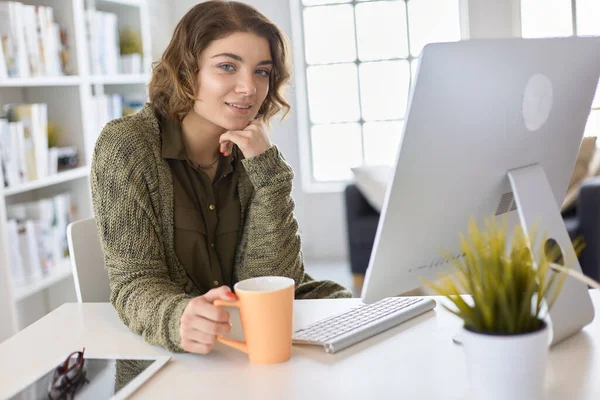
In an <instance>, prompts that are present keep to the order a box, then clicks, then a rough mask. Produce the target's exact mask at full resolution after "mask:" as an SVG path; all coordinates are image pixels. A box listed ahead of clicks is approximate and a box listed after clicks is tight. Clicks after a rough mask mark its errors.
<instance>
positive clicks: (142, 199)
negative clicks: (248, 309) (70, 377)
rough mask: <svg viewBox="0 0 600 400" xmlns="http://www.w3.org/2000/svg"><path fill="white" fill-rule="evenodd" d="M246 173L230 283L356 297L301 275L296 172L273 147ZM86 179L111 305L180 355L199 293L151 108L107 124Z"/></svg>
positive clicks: (248, 164) (247, 164) (302, 295)
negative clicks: (289, 283)
mask: <svg viewBox="0 0 600 400" xmlns="http://www.w3.org/2000/svg"><path fill="white" fill-rule="evenodd" d="M242 166H243V168H241V171H240V175H239V181H238V192H239V196H240V202H241V211H242V217H241V218H242V232H241V234H240V235H239V236H240V238H239V240H238V245H237V251H236V255H235V265H234V281H236V282H237V281H240V280H243V279H248V278H253V277H257V276H265V275H278V276H287V277H290V278H292V279H294V281H295V282H296V291H295V296H296V298H297V299H307V298H325V297H327V298H339V297H351V293H350V292H349V291H348V290H346V289H344V288H343V287H341V286H340V285H338V284H336V283H334V282H331V281H315V280H313V279H312V278H311V277H310V276H309V275H308V274H306V273H305V272H304V263H303V259H302V250H301V243H300V235H299V233H298V224H297V222H296V219H295V218H294V215H293V211H294V202H293V200H292V198H291V190H292V178H293V176H294V175H293V172H292V169H291V168H290V166H289V165H288V164H287V163H286V162H285V160H284V158H283V156H282V155H281V153H280V152H279V150H278V149H277V147H276V146H273V147H271V148H270V149H269V150H267V151H265V152H264V153H263V154H261V155H259V156H256V157H252V158H249V159H244V160H243V161H242ZM90 179H91V186H92V199H93V205H94V213H95V216H96V223H97V227H98V233H99V236H100V239H101V242H102V248H103V250H104V261H105V265H106V268H107V269H108V275H109V280H110V291H111V293H110V301H111V303H112V304H113V306H114V307H115V309H116V310H117V313H118V314H119V317H120V318H121V320H122V321H123V322H124V323H125V325H127V326H128V327H129V329H131V330H132V331H133V332H135V333H137V334H140V335H142V336H143V337H144V338H145V340H146V341H148V342H149V343H151V344H156V345H160V346H162V347H165V348H166V349H168V350H170V351H183V349H182V347H181V338H180V335H179V322H180V318H181V314H182V313H183V310H184V309H185V307H186V306H187V304H188V302H189V301H190V299H192V298H193V297H195V296H200V295H202V294H203V293H201V292H200V291H199V289H198V288H197V287H196V286H195V285H194V284H193V282H192V281H191V280H190V278H189V277H188V276H187V274H186V272H185V269H184V267H183V266H182V264H181V263H180V262H179V261H178V259H177V256H176V255H175V249H174V242H173V236H174V223H173V182H172V178H171V171H170V169H169V165H168V163H167V162H166V161H165V160H164V159H162V157H161V136H160V128H159V124H158V120H157V118H156V116H155V114H154V111H153V109H152V107H151V105H150V104H146V105H145V106H144V108H143V109H142V110H141V111H140V112H138V113H137V114H134V115H131V116H127V117H123V118H119V119H116V120H114V121H111V122H109V123H108V124H107V125H106V126H105V127H104V129H103V130H102V133H101V134H100V137H99V138H98V141H97V143H96V147H95V149H94V156H93V160H92V169H91V177H90Z"/></svg>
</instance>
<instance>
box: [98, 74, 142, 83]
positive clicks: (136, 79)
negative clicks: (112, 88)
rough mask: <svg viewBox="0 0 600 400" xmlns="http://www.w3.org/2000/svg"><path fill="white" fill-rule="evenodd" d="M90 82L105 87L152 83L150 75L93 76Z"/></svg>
mask: <svg viewBox="0 0 600 400" xmlns="http://www.w3.org/2000/svg"><path fill="white" fill-rule="evenodd" d="M90 81H91V82H92V83H96V84H103V85H128V84H139V83H144V84H148V83H150V74H119V75H110V76H102V75H92V76H91V77H90Z"/></svg>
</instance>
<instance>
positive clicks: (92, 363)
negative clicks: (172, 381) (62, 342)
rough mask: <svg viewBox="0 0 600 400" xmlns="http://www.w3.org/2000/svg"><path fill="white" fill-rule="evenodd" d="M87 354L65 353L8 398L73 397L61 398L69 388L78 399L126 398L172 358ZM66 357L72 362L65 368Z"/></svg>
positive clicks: (22, 399)
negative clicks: (91, 355)
mask: <svg viewBox="0 0 600 400" xmlns="http://www.w3.org/2000/svg"><path fill="white" fill-rule="evenodd" d="M84 353H85V352H83V357H82V358H83V360H81V356H82V352H75V353H72V355H69V354H65V355H64V356H62V357H61V358H60V359H58V360H57V361H56V363H53V364H52V365H49V366H48V369H47V370H46V371H45V372H43V373H42V374H41V375H39V376H33V377H32V379H31V380H30V381H29V383H28V384H27V386H25V387H22V388H20V389H19V390H18V391H16V392H15V393H14V394H12V395H11V396H12V397H9V400H38V399H57V398H71V397H70V396H69V397H61V395H62V394H64V392H65V390H69V389H72V390H74V395H75V396H74V398H76V399H77V400H91V399H94V400H104V399H115V400H120V399H125V398H127V397H129V396H131V395H132V394H133V392H135V391H136V390H137V389H138V388H139V387H140V386H141V385H142V384H143V383H144V382H145V381H146V380H148V379H149V378H150V377H152V375H154V374H155V373H156V372H157V371H158V370H159V369H160V368H162V367H163V366H164V365H165V364H166V363H167V361H169V359H170V358H171V357H169V356H151V357H111V356H104V357H87V356H86V355H85V354H84ZM67 357H69V358H67ZM67 359H69V365H68V366H67V368H66V370H65V368H64V367H65V365H66V362H67ZM59 368H61V369H59ZM65 371H67V372H66V373H65Z"/></svg>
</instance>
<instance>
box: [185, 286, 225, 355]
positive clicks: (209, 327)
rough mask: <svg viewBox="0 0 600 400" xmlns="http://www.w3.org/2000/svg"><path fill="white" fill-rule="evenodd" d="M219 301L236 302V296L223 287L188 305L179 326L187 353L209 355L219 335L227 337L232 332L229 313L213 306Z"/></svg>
mask: <svg viewBox="0 0 600 400" xmlns="http://www.w3.org/2000/svg"><path fill="white" fill-rule="evenodd" d="M218 299H219V300H223V301H225V302H229V301H235V300H236V296H235V294H233V293H232V292H231V290H230V289H229V288H228V287H227V286H221V287H219V288H215V289H212V290H210V291H208V292H207V293H206V294H204V295H203V296H198V297H196V298H194V299H192V300H191V301H190V302H189V303H188V305H187V307H186V308H185V310H184V311H183V314H182V315H181V320H180V324H179V334H180V336H181V347H183V349H184V350H185V351H187V352H190V353H199V354H208V353H210V351H211V350H212V349H213V347H214V345H215V341H216V340H217V335H219V336H222V335H225V334H227V333H229V331H230V330H231V324H230V322H229V313H228V312H227V311H225V310H224V309H222V308H221V307H217V306H215V305H213V303H214V302H215V300H218Z"/></svg>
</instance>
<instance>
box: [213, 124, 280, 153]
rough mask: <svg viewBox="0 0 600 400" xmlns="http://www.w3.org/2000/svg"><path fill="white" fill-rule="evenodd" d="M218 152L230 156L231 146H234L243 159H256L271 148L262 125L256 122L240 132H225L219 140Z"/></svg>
mask: <svg viewBox="0 0 600 400" xmlns="http://www.w3.org/2000/svg"><path fill="white" fill-rule="evenodd" d="M219 144H220V151H221V153H223V155H225V156H227V155H229V154H231V149H232V147H233V144H236V145H237V146H238V147H239V149H240V150H241V151H242V153H243V154H244V157H245V158H252V157H256V156H258V155H260V154H262V153H264V152H265V151H267V150H269V149H270V148H271V146H272V144H271V140H270V139H269V135H267V132H266V130H265V127H264V125H263V124H262V123H261V122H260V121H257V120H254V121H252V122H250V124H249V125H248V126H247V127H246V128H245V129H243V130H241V131H227V132H225V133H224V134H222V135H221V137H220V138H219Z"/></svg>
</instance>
